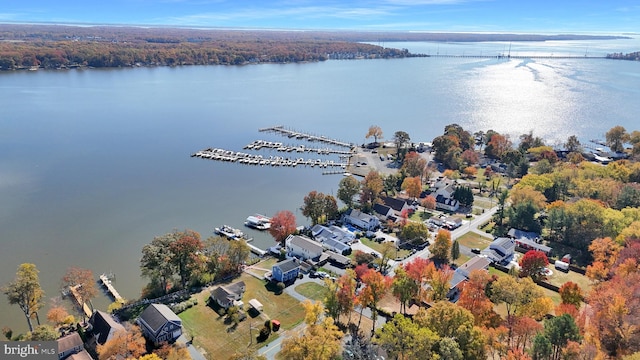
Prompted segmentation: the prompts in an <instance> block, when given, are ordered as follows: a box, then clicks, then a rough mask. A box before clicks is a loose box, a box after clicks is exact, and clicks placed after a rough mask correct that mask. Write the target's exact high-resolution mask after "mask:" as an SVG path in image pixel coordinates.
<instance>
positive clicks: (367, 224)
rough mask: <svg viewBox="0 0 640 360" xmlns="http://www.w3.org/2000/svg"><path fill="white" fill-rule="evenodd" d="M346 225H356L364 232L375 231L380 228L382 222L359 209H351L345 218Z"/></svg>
mask: <svg viewBox="0 0 640 360" xmlns="http://www.w3.org/2000/svg"><path fill="white" fill-rule="evenodd" d="M343 221H344V222H345V223H348V224H351V225H354V226H356V227H358V228H360V229H362V230H366V231H373V230H375V229H377V228H379V227H380V220H379V219H378V218H377V217H375V216H373V215H371V214H367V213H363V212H362V211H360V210H358V209H349V210H347V212H346V213H345V214H344V216H343Z"/></svg>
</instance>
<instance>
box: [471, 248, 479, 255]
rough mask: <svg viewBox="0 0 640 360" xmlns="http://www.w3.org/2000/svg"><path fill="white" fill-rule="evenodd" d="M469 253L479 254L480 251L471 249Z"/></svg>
mask: <svg viewBox="0 0 640 360" xmlns="http://www.w3.org/2000/svg"><path fill="white" fill-rule="evenodd" d="M471 252H472V253H474V254H480V249H478V248H473V249H471Z"/></svg>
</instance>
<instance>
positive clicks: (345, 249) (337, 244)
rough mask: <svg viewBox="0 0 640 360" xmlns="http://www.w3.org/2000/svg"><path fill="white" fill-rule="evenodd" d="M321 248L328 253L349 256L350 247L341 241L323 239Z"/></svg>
mask: <svg viewBox="0 0 640 360" xmlns="http://www.w3.org/2000/svg"><path fill="white" fill-rule="evenodd" d="M322 247H323V248H324V249H327V250H329V251H334V252H337V253H338V254H342V255H349V254H351V246H349V245H347V244H345V243H343V242H342V241H338V240H334V239H324V240H323V241H322Z"/></svg>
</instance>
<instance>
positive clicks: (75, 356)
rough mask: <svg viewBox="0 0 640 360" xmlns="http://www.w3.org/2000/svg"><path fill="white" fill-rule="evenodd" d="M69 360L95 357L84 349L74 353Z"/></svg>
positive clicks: (89, 359)
mask: <svg viewBox="0 0 640 360" xmlns="http://www.w3.org/2000/svg"><path fill="white" fill-rule="evenodd" d="M67 360H93V357H91V355H89V353H88V352H87V350H82V351H80V352H79V353H75V354H72V355H71V356H69V357H68V358H67Z"/></svg>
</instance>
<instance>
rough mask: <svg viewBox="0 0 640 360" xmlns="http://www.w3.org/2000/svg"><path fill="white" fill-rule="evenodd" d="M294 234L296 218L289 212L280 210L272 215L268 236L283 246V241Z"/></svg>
mask: <svg viewBox="0 0 640 360" xmlns="http://www.w3.org/2000/svg"><path fill="white" fill-rule="evenodd" d="M294 232H296V216H295V215H293V213H292V212H291V211H289V210H282V211H278V212H277V213H276V214H275V215H273V217H272V218H271V227H270V228H269V234H271V236H273V238H274V239H275V240H276V241H277V242H279V243H280V244H281V245H283V246H284V244H283V243H284V240H285V239H286V238H287V236H289V235H291V234H293V233H294Z"/></svg>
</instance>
